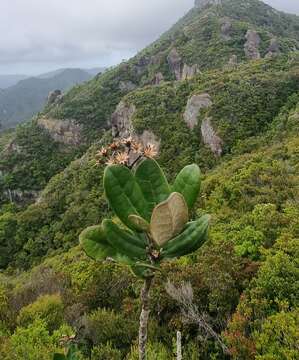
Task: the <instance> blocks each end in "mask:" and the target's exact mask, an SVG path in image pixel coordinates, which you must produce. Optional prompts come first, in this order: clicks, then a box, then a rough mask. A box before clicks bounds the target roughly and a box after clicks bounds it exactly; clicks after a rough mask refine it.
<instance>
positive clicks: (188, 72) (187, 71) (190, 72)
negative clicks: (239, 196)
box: [181, 64, 200, 80]
mask: <svg viewBox="0 0 299 360" xmlns="http://www.w3.org/2000/svg"><path fill="white" fill-rule="evenodd" d="M199 72H200V71H199V67H198V65H197V64H195V65H191V66H189V65H186V64H184V66H183V71H182V75H181V80H189V79H192V78H193V77H194V76H195V75H196V74H198V73H199Z"/></svg>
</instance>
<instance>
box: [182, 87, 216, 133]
mask: <svg viewBox="0 0 299 360" xmlns="http://www.w3.org/2000/svg"><path fill="white" fill-rule="evenodd" d="M211 105H212V100H211V97H210V95H209V94H207V93H204V94H200V95H193V96H192V97H191V98H190V99H189V100H188V102H187V106H186V109H185V113H184V120H185V122H186V124H187V125H188V127H189V128H190V129H194V127H195V126H196V125H197V121H198V119H197V117H198V114H199V111H200V110H201V109H204V108H207V107H209V106H211Z"/></svg>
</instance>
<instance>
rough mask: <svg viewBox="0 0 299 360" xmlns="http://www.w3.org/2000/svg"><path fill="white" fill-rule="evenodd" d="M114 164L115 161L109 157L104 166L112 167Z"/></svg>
mask: <svg viewBox="0 0 299 360" xmlns="http://www.w3.org/2000/svg"><path fill="white" fill-rule="evenodd" d="M114 164H116V160H115V158H114V157H113V156H110V158H109V159H108V160H107V161H106V162H105V165H108V166H109V165H114Z"/></svg>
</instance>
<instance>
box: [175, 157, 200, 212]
mask: <svg viewBox="0 0 299 360" xmlns="http://www.w3.org/2000/svg"><path fill="white" fill-rule="evenodd" d="M200 183H201V174H200V170H199V167H198V166H197V165H196V164H193V165H188V166H186V167H184V168H183V169H182V170H181V171H180V173H179V174H178V176H177V177H176V179H175V182H174V184H173V187H172V189H173V191H175V192H179V193H180V194H182V195H183V196H184V198H185V200H186V203H187V205H188V208H189V209H192V207H193V206H194V204H195V202H196V200H197V197H198V194H199V191H200Z"/></svg>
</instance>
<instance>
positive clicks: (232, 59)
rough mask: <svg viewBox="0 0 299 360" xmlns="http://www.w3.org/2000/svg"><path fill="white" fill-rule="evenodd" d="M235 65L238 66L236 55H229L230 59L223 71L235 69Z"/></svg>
mask: <svg viewBox="0 0 299 360" xmlns="http://www.w3.org/2000/svg"><path fill="white" fill-rule="evenodd" d="M237 65H238V57H237V55H231V57H230V58H229V60H228V63H227V64H226V65H225V66H224V69H226V70H232V69H234V68H236V66H237Z"/></svg>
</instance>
